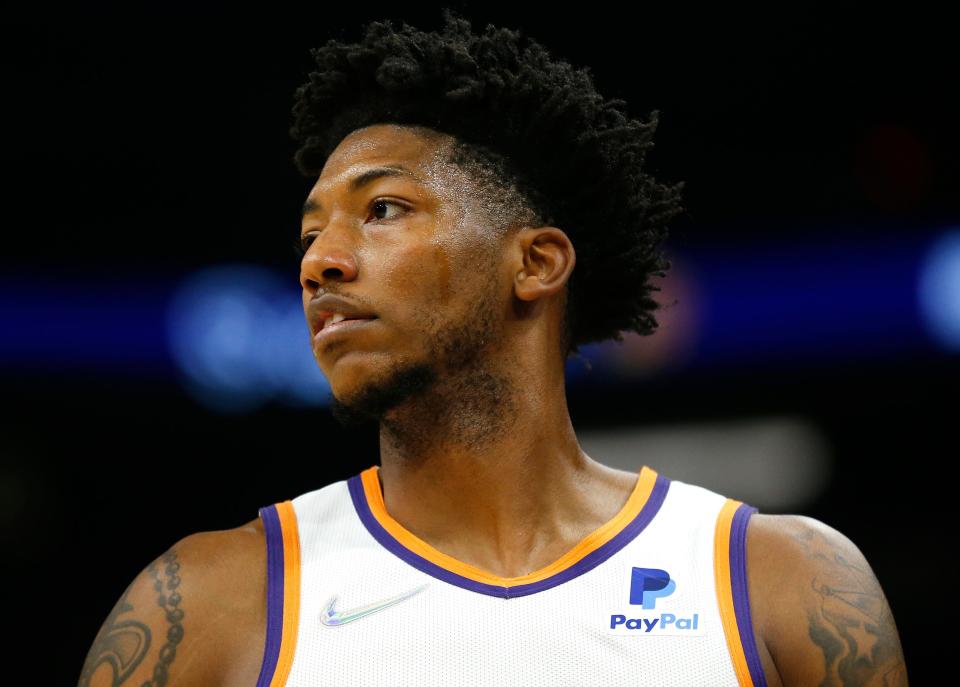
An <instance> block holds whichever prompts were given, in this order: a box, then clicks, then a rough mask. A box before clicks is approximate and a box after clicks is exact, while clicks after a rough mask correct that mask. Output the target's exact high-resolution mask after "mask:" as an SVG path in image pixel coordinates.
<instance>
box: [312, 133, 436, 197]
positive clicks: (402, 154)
mask: <svg viewBox="0 0 960 687" xmlns="http://www.w3.org/2000/svg"><path fill="white" fill-rule="evenodd" d="M451 140H452V139H451V137H450V136H448V135H446V134H440V133H437V132H431V131H424V130H421V129H412V128H410V127H402V126H398V125H396V124H374V125H371V126H368V127H364V128H362V129H357V130H355V131H353V132H351V133H350V134H348V135H347V136H345V137H344V139H343V140H342V141H340V143H339V144H338V145H337V147H336V148H335V149H334V150H333V152H332V153H331V154H330V156H329V157H328V158H327V161H326V163H325V164H324V166H323V169H322V170H321V171H320V176H319V178H318V179H317V183H316V186H315V188H324V187H327V186H334V185H339V184H341V183H343V182H345V181H346V180H347V178H348V177H349V176H350V175H351V173H356V172H357V171H358V170H361V169H363V168H366V167H372V166H376V165H382V164H399V165H401V166H403V167H406V168H408V169H411V170H413V171H415V172H422V173H423V174H422V175H421V176H424V175H426V174H427V173H432V174H434V175H435V174H436V173H437V172H438V171H439V170H438V169H437V168H438V167H439V166H441V165H442V163H443V161H444V158H445V152H446V150H447V148H448V145H449V142H450V141H451Z"/></svg>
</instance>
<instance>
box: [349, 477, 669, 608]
mask: <svg viewBox="0 0 960 687" xmlns="http://www.w3.org/2000/svg"><path fill="white" fill-rule="evenodd" d="M347 486H348V487H349V489H350V497H351V498H352V499H353V506H354V508H355V509H356V511H357V515H359V516H360V521H361V522H362V523H363V524H364V526H365V527H366V528H367V530H368V531H369V532H370V534H372V535H373V538H374V539H376V540H377V541H378V542H380V544H381V545H382V546H383V547H384V548H385V549H387V550H389V551H390V552H391V553H393V554H394V555H395V556H397V557H398V558H402V559H403V560H405V561H406V562H407V563H409V564H410V565H412V566H413V567H414V568H417V569H418V570H421V571H423V572H425V573H427V574H428V575H432V576H433V577H436V578H438V579H440V580H443V581H444V582H449V583H450V584H455V585H457V586H458V587H463V588H464V589H469V590H470V591H473V592H478V593H480V594H488V595H490V596H499V597H503V598H504V599H510V598H513V597H517V596H526V595H528V594H535V593H536V592H542V591H543V590H545V589H550V588H551V587H556V586H557V585H559V584H563V583H564V582H568V581H570V580H572V579H573V578H575V577H579V576H580V575H582V574H584V573H585V572H587V571H589V570H591V569H593V568H595V567H597V566H598V565H600V564H601V563H603V562H604V561H605V560H607V559H608V558H610V556H612V555H613V554H615V553H616V552H617V551H619V550H620V549H622V548H623V547H624V546H626V545H627V544H628V543H630V541H631V540H633V539H634V538H635V537H636V536H637V535H638V534H640V533H641V532H642V531H643V530H644V528H646V526H647V525H649V524H650V521H651V520H653V518H654V516H655V515H656V514H657V512H658V511H659V510H660V506H661V505H663V500H664V498H666V495H667V489H669V488H670V480H669V479H667V478H666V477H663V476H661V475H657V481H656V484H654V486H653V491H652V492H651V493H650V498H649V499H647V502H646V504H644V506H643V508H641V509H640V512H639V513H637V515H636V517H635V518H634V519H633V520H631V521H630V522H629V523H628V524H627V525H626V526H625V527H624V528H623V529H622V530H620V532H618V533H617V535H616V536H614V537H613V538H612V539H611V540H610V541H608V542H607V543H606V544H604V545H602V546H600V547H598V548H596V549H594V550H593V551H591V552H590V553H588V554H587V555H586V556H584V557H583V558H581V559H580V560H579V561H577V562H576V563H574V564H573V565H571V566H570V567H569V568H566V569H564V570H561V571H560V572H558V573H556V574H554V575H551V576H550V577H547V578H544V579H542V580H539V581H537V582H530V583H528V584H518V585H513V586H512V587H503V586H500V585H494V584H487V583H485V582H477V581H476V580H471V579H470V578H469V577H464V576H463V575H458V574H457V573H455V572H451V571H450V570H447V569H446V568H443V567H441V566H439V565H437V564H436V563H434V562H432V561H428V560H427V559H426V558H424V557H423V556H420V555H419V554H417V553H414V552H413V551H411V550H410V549H408V548H407V547H406V546H404V545H403V544H401V543H400V542H398V541H397V540H396V539H394V538H393V535H391V534H390V533H389V532H387V530H385V529H384V527H383V525H381V524H380V523H379V522H378V521H377V519H376V517H374V515H373V513H372V512H371V511H370V506H369V504H368V503H367V498H366V495H365V494H364V491H363V482H362V481H361V478H360V475H355V476H353V477H351V478H350V479H349V480H348V481H347Z"/></svg>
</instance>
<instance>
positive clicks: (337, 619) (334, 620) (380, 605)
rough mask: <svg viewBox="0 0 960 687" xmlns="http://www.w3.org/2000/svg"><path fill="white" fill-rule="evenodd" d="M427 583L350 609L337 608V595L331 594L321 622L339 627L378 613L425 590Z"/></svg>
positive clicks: (328, 625) (321, 616) (321, 615)
mask: <svg viewBox="0 0 960 687" xmlns="http://www.w3.org/2000/svg"><path fill="white" fill-rule="evenodd" d="M427 584H429V583H427ZM427 584H422V585H420V586H419V587H416V588H414V589H411V590H410V591H408V592H404V593H403V594H398V595H397V596H391V597H390V598H389V599H383V600H382V601H376V602H374V603H372V604H368V605H366V606H360V607H359V608H351V609H350V610H349V611H338V610H336V609H335V608H334V606H335V605H336V603H337V597H336V596H331V597H330V600H329V601H328V602H327V607H326V608H325V609H324V610H323V613H321V614H320V622H321V623H323V624H324V625H326V626H327V627H339V626H341V625H346V624H347V623H351V622H353V621H354V620H359V619H360V618H363V617H364V616H368V615H370V614H371V613H376V612H377V611H380V610H383V609H384V608H387V607H389V606H393V605H394V604H398V603H400V602H401V601H404V600H405V599H409V598H410V597H411V596H413V595H414V594H417V593H418V592H421V591H423V590H424V589H425V588H426V587H427Z"/></svg>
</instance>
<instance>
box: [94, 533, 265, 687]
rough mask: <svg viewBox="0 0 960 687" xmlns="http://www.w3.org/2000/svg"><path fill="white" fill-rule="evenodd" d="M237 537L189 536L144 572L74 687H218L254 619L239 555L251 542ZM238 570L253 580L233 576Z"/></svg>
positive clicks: (252, 595) (252, 537) (245, 562)
mask: <svg viewBox="0 0 960 687" xmlns="http://www.w3.org/2000/svg"><path fill="white" fill-rule="evenodd" d="M243 529H244V528H238V529H237V530H224V531H218V532H200V533H196V534H192V535H189V536H187V537H184V538H183V539H181V540H180V541H178V542H177V543H176V544H174V545H173V546H171V547H170V548H169V549H168V550H167V551H166V552H164V553H163V554H162V555H161V556H159V557H158V558H157V559H156V560H154V561H153V562H151V563H150V564H149V565H148V566H147V567H146V568H144V569H143V570H142V571H141V572H140V573H139V574H138V575H137V576H136V577H135V578H134V579H133V581H132V582H131V583H130V585H129V586H128V587H127V589H126V590H125V591H124V592H123V594H122V595H121V596H120V599H119V600H118V601H117V603H116V605H115V606H114V607H113V610H112V611H110V614H109V615H108V616H107V619H106V620H105V621H104V623H103V625H102V627H101V628H100V631H99V632H98V633H97V636H96V637H95V638H94V640H93V644H92V646H91V647H90V650H89V652H88V653H87V657H86V660H85V661H84V665H83V668H82V671H81V675H80V680H79V683H78V685H79V687H99V686H100V685H111V686H113V687H118V686H127V685H129V686H131V687H139V686H140V685H144V684H150V685H162V684H173V685H177V687H194V686H196V687H200V686H203V687H210V686H211V685H217V684H221V682H222V680H223V676H224V674H225V673H224V671H225V670H226V669H227V668H228V664H229V662H230V661H231V659H232V658H234V654H233V653H232V652H235V651H237V650H238V648H240V649H242V648H244V647H246V646H247V644H245V643H249V641H250V639H251V637H250V633H249V632H245V630H247V629H248V628H251V627H252V628H253V629H254V631H255V630H256V625H257V622H258V619H259V618H260V613H261V609H260V608H259V606H260V604H261V599H260V598H259V591H258V586H257V584H256V581H257V579H256V578H257V577H258V576H257V575H256V574H255V573H256V572H257V571H258V566H257V565H256V563H254V564H253V565H251V564H250V561H251V558H250V556H247V555H246V554H247V553H249V554H256V552H257V547H258V542H257V539H256V533H255V532H253V531H252V528H251V527H250V526H249V525H248V526H247V528H246V533H245V534H244V533H243V532H241V530H243ZM261 546H262V545H261ZM253 560H255V557H254V559H253ZM244 569H245V570H247V571H248V572H250V571H253V572H254V574H253V575H249V574H248V575H246V576H244V575H239V576H237V574H236V573H237V571H238V570H244ZM264 594H265V592H264ZM264 603H265V601H264ZM225 617H229V618H230V620H231V622H224V618H225ZM251 621H252V622H251ZM252 639H253V645H254V646H256V639H257V638H256V637H255V636H254V637H253V638H252Z"/></svg>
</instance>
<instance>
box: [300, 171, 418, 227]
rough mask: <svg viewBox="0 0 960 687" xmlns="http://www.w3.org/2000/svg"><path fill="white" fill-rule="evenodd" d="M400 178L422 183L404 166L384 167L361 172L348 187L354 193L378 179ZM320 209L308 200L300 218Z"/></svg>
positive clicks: (315, 203)
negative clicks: (403, 177) (408, 178)
mask: <svg viewBox="0 0 960 687" xmlns="http://www.w3.org/2000/svg"><path fill="white" fill-rule="evenodd" d="M398 176H406V177H410V178H411V179H413V180H414V181H418V182H419V181H420V177H418V176H417V175H416V174H414V173H413V172H411V171H410V170H409V169H407V168H406V167H404V166H402V165H384V166H383V167H374V168H372V169H368V170H366V171H364V172H361V173H360V174H358V175H357V176H355V177H353V179H351V180H350V183H349V185H348V187H349V189H350V192H351V193H354V192H356V191H357V190H359V189H361V188H363V187H364V186H366V185H367V184H369V183H371V182H373V181H375V180H376V179H380V178H382V177H398ZM320 208H321V205H320V203H319V202H317V201H315V200H313V199H312V198H307V202H306V203H304V204H303V208H302V209H301V211H300V216H301V217H303V216H304V215H307V214H309V213H311V212H316V211H317V210H319V209H320Z"/></svg>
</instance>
